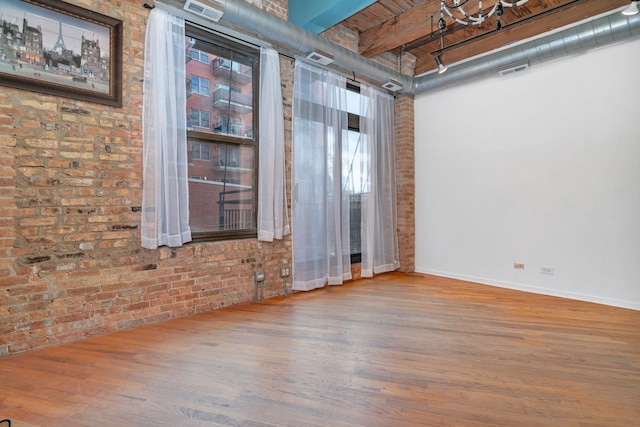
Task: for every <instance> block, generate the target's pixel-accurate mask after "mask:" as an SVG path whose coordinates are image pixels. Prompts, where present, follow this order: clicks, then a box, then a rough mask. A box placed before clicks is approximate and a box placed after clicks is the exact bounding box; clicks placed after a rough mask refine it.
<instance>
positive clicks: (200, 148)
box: [189, 142, 209, 163]
mask: <svg viewBox="0 0 640 427" xmlns="http://www.w3.org/2000/svg"><path fill="white" fill-rule="evenodd" d="M189 147H190V150H189V154H190V156H189V160H190V162H189V163H191V160H209V144H200V143H198V142H189Z"/></svg>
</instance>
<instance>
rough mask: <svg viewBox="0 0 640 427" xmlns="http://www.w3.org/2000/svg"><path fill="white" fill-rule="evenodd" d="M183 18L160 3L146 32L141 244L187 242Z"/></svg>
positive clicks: (187, 199)
mask: <svg viewBox="0 0 640 427" xmlns="http://www.w3.org/2000/svg"><path fill="white" fill-rule="evenodd" d="M184 55H185V26H184V19H182V18H178V17H176V16H173V15H170V14H169V13H167V12H166V11H164V10H162V9H161V8H159V7H156V8H154V9H153V10H152V11H151V13H150V14H149V20H148V23H147V32H146V36H145V60H144V85H143V94H144V98H143V104H142V141H143V190H142V218H141V243H142V246H143V247H144V248H148V249H156V248H157V247H158V246H163V245H165V246H181V245H183V244H184V243H186V242H189V241H191V230H190V228H189V188H188V175H187V117H186V85H185V81H186V77H185V60H184Z"/></svg>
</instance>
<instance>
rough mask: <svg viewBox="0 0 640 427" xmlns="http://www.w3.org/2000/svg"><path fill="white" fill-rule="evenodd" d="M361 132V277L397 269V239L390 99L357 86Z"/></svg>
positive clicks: (387, 96)
mask: <svg viewBox="0 0 640 427" xmlns="http://www.w3.org/2000/svg"><path fill="white" fill-rule="evenodd" d="M360 95H361V98H360V99H361V103H362V104H363V106H362V107H361V111H362V112H363V114H362V115H361V116H360V131H361V133H362V134H363V135H366V138H367V141H368V144H367V148H368V156H367V157H368V158H369V165H370V167H369V174H368V181H369V192H363V193H362V198H361V236H362V243H361V245H362V256H361V259H362V261H361V262H362V272H361V275H362V277H372V276H373V275H374V274H378V273H385V272H388V271H393V270H396V269H398V268H399V267H400V260H399V251H398V236H397V203H396V169H395V128H394V124H395V118H394V117H395V116H394V110H393V97H392V96H390V95H388V94H386V93H383V92H382V91H379V90H377V89H374V88H371V87H368V86H366V85H361V86H360Z"/></svg>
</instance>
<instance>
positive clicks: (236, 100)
mask: <svg viewBox="0 0 640 427" xmlns="http://www.w3.org/2000/svg"><path fill="white" fill-rule="evenodd" d="M213 107H214V108H220V109H225V110H226V109H229V110H230V111H233V112H237V113H242V114H244V113H249V112H251V111H252V110H253V106H252V97H251V95H245V94H243V93H240V92H235V91H232V90H229V89H218V90H216V91H215V92H214V93H213Z"/></svg>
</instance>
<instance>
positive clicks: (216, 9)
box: [183, 0, 224, 22]
mask: <svg viewBox="0 0 640 427" xmlns="http://www.w3.org/2000/svg"><path fill="white" fill-rule="evenodd" d="M183 9H184V10H187V11H189V12H191V13H193V14H196V15H199V16H203V17H205V18H207V19H210V20H211V21H214V22H218V21H219V20H220V18H222V14H223V13H224V9H223V8H222V6H221V5H219V4H217V3H214V2H212V1H208V0H197V1H196V0H187V2H186V3H185V4H184V8H183Z"/></svg>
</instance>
